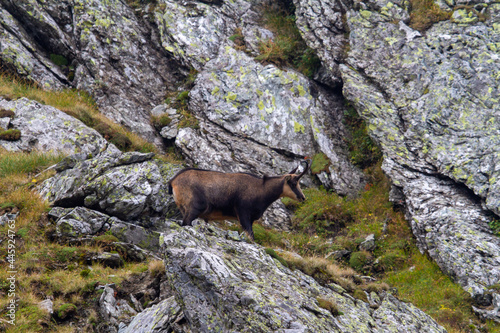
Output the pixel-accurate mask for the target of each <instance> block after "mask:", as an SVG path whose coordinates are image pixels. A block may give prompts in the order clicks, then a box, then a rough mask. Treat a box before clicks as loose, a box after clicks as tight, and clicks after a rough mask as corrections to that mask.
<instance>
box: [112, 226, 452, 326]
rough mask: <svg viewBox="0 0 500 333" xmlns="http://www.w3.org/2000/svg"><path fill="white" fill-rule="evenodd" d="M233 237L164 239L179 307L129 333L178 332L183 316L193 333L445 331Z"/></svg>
mask: <svg viewBox="0 0 500 333" xmlns="http://www.w3.org/2000/svg"><path fill="white" fill-rule="evenodd" d="M230 233H231V232H227V231H223V230H220V229H218V228H214V227H213V226H210V225H206V224H204V223H200V224H199V225H198V226H197V227H194V228H193V227H185V228H177V229H175V230H166V231H165V232H164V233H163V234H162V236H161V238H160V240H161V244H162V249H163V252H164V254H165V264H166V273H167V277H168V279H169V283H170V285H171V288H172V290H173V293H174V296H175V301H174V299H173V298H172V299H167V300H165V301H164V302H163V303H160V304H162V305H161V306H160V304H158V305H156V306H155V307H154V308H152V309H150V310H145V311H144V312H143V313H140V314H138V315H137V316H136V317H135V318H134V319H133V320H132V322H131V323H130V325H129V326H128V327H127V328H126V329H124V330H123V331H121V332H132V331H133V330H139V331H144V330H146V329H148V330H153V329H156V330H159V329H160V328H161V327H173V325H174V323H175V322H176V320H178V319H179V317H180V313H181V312H182V316H183V318H185V323H184V325H186V326H187V327H188V328H189V330H190V331H193V332H270V331H273V332H288V333H291V332H309V331H321V332H419V331H422V332H423V331H425V332H445V330H444V329H443V328H442V327H440V326H439V325H437V324H436V323H435V322H434V321H433V320H432V319H431V318H430V317H428V316H427V315H425V314H424V313H423V312H422V311H420V310H418V309H417V308H415V307H414V306H413V305H411V304H408V303H404V302H401V301H399V300H398V299H396V298H395V297H394V296H392V295H391V294H388V293H385V292H384V293H381V294H380V295H377V294H376V293H372V294H371V295H370V296H369V297H370V299H371V300H372V302H374V304H373V305H372V308H370V305H369V304H368V303H365V302H364V301H361V300H359V299H355V298H353V297H352V296H350V295H349V294H347V293H345V292H341V291H340V290H342V288H341V287H340V286H336V285H329V286H322V285H320V284H319V283H318V282H316V281H315V280H314V279H312V278H311V277H309V276H307V275H304V274H303V273H302V272H300V271H298V270H295V271H291V270H290V269H288V268H286V267H284V266H283V265H282V264H281V263H279V262H278V261H276V260H274V259H272V258H271V257H270V256H269V255H268V254H266V252H265V251H264V249H263V248H262V247H260V246H258V245H254V244H249V243H246V242H243V241H235V240H234V238H232V237H231V235H230ZM339 291H340V292H339ZM318 298H322V299H327V300H329V301H330V302H332V303H335V304H336V306H337V308H338V310H339V313H335V314H332V312H330V310H327V309H324V308H322V307H320V306H319V305H318V304H319V303H318ZM154 311H155V312H156V314H154V315H153V313H155V312H154ZM187 327H186V328H187Z"/></svg>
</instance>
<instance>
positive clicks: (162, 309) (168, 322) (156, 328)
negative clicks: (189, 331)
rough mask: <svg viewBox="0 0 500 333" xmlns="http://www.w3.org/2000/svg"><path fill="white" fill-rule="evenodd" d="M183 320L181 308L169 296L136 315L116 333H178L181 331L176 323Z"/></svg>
mask: <svg viewBox="0 0 500 333" xmlns="http://www.w3.org/2000/svg"><path fill="white" fill-rule="evenodd" d="M183 318H184V315H183V313H182V311H181V307H180V306H179V305H178V304H177V302H176V301H175V297H174V296H171V297H169V298H167V299H166V300H163V301H162V302H160V303H158V304H155V305H153V306H152V307H149V308H147V309H146V310H144V311H142V312H140V313H139V314H137V315H136V316H135V317H134V318H133V319H132V321H131V322H130V324H129V325H128V326H124V327H123V328H121V329H119V330H118V333H134V332H151V333H161V332H169V331H172V329H174V331H175V332H179V331H181V330H179V328H178V327H179V325H178V324H177V322H179V321H181V320H182V319H183Z"/></svg>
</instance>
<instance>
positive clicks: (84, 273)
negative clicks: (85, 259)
mask: <svg viewBox="0 0 500 333" xmlns="http://www.w3.org/2000/svg"><path fill="white" fill-rule="evenodd" d="M90 272H91V270H90V269H88V268H85V269H82V271H81V272H80V276H81V277H82V278H87V277H89V275H90Z"/></svg>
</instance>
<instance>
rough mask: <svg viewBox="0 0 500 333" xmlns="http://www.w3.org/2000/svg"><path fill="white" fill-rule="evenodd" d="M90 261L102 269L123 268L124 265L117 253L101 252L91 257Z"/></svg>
mask: <svg viewBox="0 0 500 333" xmlns="http://www.w3.org/2000/svg"><path fill="white" fill-rule="evenodd" d="M90 260H91V261H92V263H96V262H97V263H100V264H101V265H103V266H104V267H111V268H118V267H121V266H123V264H124V262H123V259H122V258H121V257H120V255H119V254H118V253H109V252H102V253H99V254H97V255H95V256H93V257H92V258H91V259H90Z"/></svg>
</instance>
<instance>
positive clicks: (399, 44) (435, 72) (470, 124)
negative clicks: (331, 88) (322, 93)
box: [340, 1, 500, 321]
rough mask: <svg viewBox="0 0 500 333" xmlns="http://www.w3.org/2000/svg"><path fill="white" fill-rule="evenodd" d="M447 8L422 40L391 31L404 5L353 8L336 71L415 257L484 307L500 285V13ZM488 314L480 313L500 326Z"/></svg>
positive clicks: (399, 29) (402, 29)
mask: <svg viewBox="0 0 500 333" xmlns="http://www.w3.org/2000/svg"><path fill="white" fill-rule="evenodd" d="M449 6H450V10H452V11H453V15H452V19H451V20H450V21H444V22H440V23H437V24H434V25H433V26H432V27H431V28H430V29H429V30H427V31H426V33H425V36H419V33H417V32H414V31H412V29H411V28H409V27H406V26H405V25H404V24H401V23H399V24H395V23H394V22H398V21H405V18H407V17H408V8H407V6H406V4H405V3H404V2H396V3H394V2H390V3H389V2H388V1H382V2H379V3H378V4H377V6H366V7H365V8H364V9H361V8H359V9H358V8H349V9H348V10H347V24H348V27H349V31H350V36H349V44H350V50H349V52H348V54H347V57H346V65H341V66H340V70H341V74H342V79H343V82H344V86H343V92H344V95H345V96H346V98H347V99H348V100H350V101H351V102H352V103H353V105H354V106H355V108H356V109H357V111H358V113H359V114H360V115H361V116H362V117H363V118H364V119H365V120H366V122H367V124H368V129H369V132H370V135H371V136H372V138H374V139H375V140H376V141H377V142H378V143H379V144H380V146H381V148H382V150H383V153H384V163H383V170H384V171H385V173H386V174H387V175H389V177H390V178H391V180H392V181H393V183H394V185H395V186H396V187H395V188H397V189H398V191H397V192H398V193H396V192H394V191H393V192H392V195H391V197H392V198H393V199H395V200H397V201H398V202H399V203H401V201H402V200H404V205H405V206H406V210H407V218H408V220H409V221H410V222H411V226H412V230H413V233H414V234H415V236H416V239H417V244H418V246H419V248H420V250H421V251H423V252H424V251H425V252H427V253H429V255H430V256H431V257H432V258H433V259H434V260H435V261H436V262H437V263H438V265H439V266H440V267H441V269H442V270H443V271H444V272H446V273H447V274H448V275H450V276H451V277H452V278H453V279H454V280H455V281H457V282H458V283H459V284H460V285H462V287H463V288H464V290H466V291H467V292H469V293H470V294H471V296H473V298H474V299H476V300H480V299H483V300H484V299H485V297H484V295H486V294H490V293H491V292H490V291H489V289H488V288H487V287H488V286H490V285H492V284H496V283H499V281H500V271H499V267H500V252H499V250H500V238H498V237H496V236H495V235H493V234H492V232H491V229H490V228H489V226H488V222H490V221H491V220H492V219H493V218H495V216H498V215H499V213H500V200H499V199H498V197H499V195H498V193H500V192H499V191H498V186H499V185H498V184H500V183H499V182H498V181H497V179H498V177H499V175H498V173H499V169H498V168H497V167H495V165H497V164H498V156H500V155H499V154H498V147H499V145H498V140H499V137H498V128H499V127H500V124H499V123H498V118H497V117H496V116H495V115H496V113H498V103H497V102H496V101H497V100H498V96H499V91H498V85H497V84H496V80H497V78H496V76H495V75H496V74H495V73H496V72H497V71H498V70H497V69H498V68H497V67H498V66H497V65H496V63H497V60H498V52H496V51H495V50H493V49H491V48H489V47H488V45H492V43H493V44H494V43H498V42H499V41H500V39H499V38H500V36H499V34H498V33H497V30H496V28H495V27H496V26H497V25H498V22H499V18H500V15H499V10H500V7H499V6H498V4H485V7H484V14H486V17H487V18H486V19H485V20H484V22H477V20H476V18H475V17H474V15H472V16H468V15H467V16H465V15H463V14H464V12H463V11H464V10H463V8H462V9H461V8H454V7H453V6H452V5H449ZM472 110H473V111H472ZM400 194H403V197H404V199H403V197H402V196H401V195H400ZM492 297H498V293H497V292H493V293H492ZM478 306H479V305H478ZM493 307H494V308H493V310H491V309H483V310H484V311H486V312H488V313H489V315H492V316H493V317H494V320H496V321H500V317H498V311H499V308H498V307H495V305H494V306H493ZM476 312H478V311H476ZM478 313H479V312H478ZM495 313H496V315H495ZM495 316H496V317H495Z"/></svg>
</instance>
